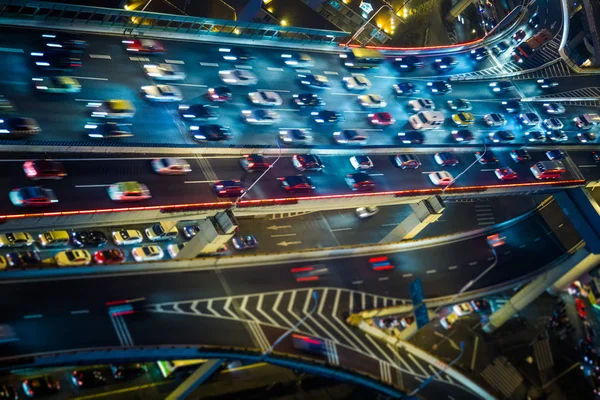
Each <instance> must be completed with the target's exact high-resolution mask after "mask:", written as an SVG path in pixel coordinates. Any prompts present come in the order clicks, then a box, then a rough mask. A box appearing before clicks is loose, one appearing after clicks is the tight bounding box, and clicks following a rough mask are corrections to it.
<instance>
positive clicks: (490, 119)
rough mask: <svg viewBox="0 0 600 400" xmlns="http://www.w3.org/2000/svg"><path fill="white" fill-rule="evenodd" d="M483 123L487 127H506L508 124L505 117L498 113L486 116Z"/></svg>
mask: <svg viewBox="0 0 600 400" xmlns="http://www.w3.org/2000/svg"><path fill="white" fill-rule="evenodd" d="M483 121H484V122H485V124H486V125H487V126H504V125H506V122H507V121H506V118H504V115H502V114H498V113H492V114H486V115H484V117H483Z"/></svg>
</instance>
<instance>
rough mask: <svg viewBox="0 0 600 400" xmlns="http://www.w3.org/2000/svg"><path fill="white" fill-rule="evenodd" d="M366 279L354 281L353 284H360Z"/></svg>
mask: <svg viewBox="0 0 600 400" xmlns="http://www.w3.org/2000/svg"><path fill="white" fill-rule="evenodd" d="M363 282H364V281H354V282H352V284H353V285H360V284H362V283H363Z"/></svg>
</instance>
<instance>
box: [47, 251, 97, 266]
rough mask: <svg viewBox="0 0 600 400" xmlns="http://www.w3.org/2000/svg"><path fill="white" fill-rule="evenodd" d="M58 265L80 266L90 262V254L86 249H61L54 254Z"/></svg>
mask: <svg viewBox="0 0 600 400" xmlns="http://www.w3.org/2000/svg"><path fill="white" fill-rule="evenodd" d="M54 261H55V262H56V264H57V265H58V266H59V267H81V266H84V265H88V264H90V263H91V262H92V256H91V255H90V253H89V252H88V251H87V250H67V251H61V252H60V253H58V254H56V255H55V256H54Z"/></svg>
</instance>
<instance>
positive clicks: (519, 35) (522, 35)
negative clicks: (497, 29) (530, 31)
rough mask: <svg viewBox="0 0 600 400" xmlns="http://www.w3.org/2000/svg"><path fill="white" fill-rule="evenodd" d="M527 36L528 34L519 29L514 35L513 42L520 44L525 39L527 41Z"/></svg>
mask: <svg viewBox="0 0 600 400" xmlns="http://www.w3.org/2000/svg"><path fill="white" fill-rule="evenodd" d="M525 36H527V33H526V32H525V31H524V30H523V29H519V30H518V31H517V32H515V34H514V35H513V37H512V40H513V42H515V43H517V44H519V43H521V42H522V41H523V39H525Z"/></svg>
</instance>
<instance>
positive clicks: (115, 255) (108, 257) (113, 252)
mask: <svg viewBox="0 0 600 400" xmlns="http://www.w3.org/2000/svg"><path fill="white" fill-rule="evenodd" d="M94 261H95V262H96V264H107V265H108V264H120V263H122V262H123V261H125V253H124V252H123V250H121V249H109V250H100V251H97V252H95V253H94Z"/></svg>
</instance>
